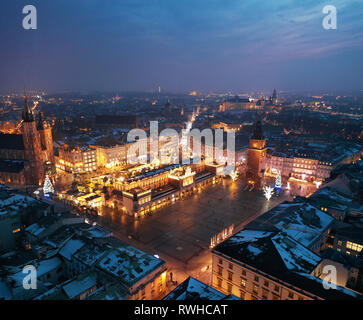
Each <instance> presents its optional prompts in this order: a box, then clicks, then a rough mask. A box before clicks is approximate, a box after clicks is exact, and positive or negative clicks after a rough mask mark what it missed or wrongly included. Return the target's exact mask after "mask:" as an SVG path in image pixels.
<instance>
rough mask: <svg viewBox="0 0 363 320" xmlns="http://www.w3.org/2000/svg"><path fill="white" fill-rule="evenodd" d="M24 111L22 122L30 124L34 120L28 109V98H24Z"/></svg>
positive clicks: (30, 110) (31, 112) (31, 111)
mask: <svg viewBox="0 0 363 320" xmlns="http://www.w3.org/2000/svg"><path fill="white" fill-rule="evenodd" d="M24 98H25V102H24V110H23V113H22V119H23V121H24V122H32V121H34V120H35V118H34V113H33V110H32V109H31V108H30V107H29V104H28V97H27V96H25V97H24Z"/></svg>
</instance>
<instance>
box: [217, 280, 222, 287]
mask: <svg viewBox="0 0 363 320" xmlns="http://www.w3.org/2000/svg"><path fill="white" fill-rule="evenodd" d="M217 281H218V287H219V288H222V282H223V281H222V279H221V278H217Z"/></svg>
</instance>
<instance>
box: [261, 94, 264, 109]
mask: <svg viewBox="0 0 363 320" xmlns="http://www.w3.org/2000/svg"><path fill="white" fill-rule="evenodd" d="M260 102H261V106H262V107H264V106H265V96H264V95H263V94H262V95H261V98H260Z"/></svg>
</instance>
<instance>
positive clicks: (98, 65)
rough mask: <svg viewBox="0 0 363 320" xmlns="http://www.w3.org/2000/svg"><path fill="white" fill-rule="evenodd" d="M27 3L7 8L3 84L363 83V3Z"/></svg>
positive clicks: (55, 87)
mask: <svg viewBox="0 0 363 320" xmlns="http://www.w3.org/2000/svg"><path fill="white" fill-rule="evenodd" d="M27 4H28V3H27V2H25V1H12V2H6V3H4V4H3V5H2V9H1V11H0V12H1V13H0V15H1V16H0V17H1V25H2V28H1V29H0V35H1V38H2V43H3V48H4V49H3V50H2V51H1V53H0V68H1V70H2V74H3V77H2V79H1V80H0V88H1V89H2V90H23V88H24V87H25V88H39V89H40V88H41V89H44V90H47V91H50V92H59V91H73V90H74V91H78V90H81V91H93V90H97V91H120V90H123V91H129V90H130V91H156V90H157V88H158V86H160V87H161V88H162V89H163V90H165V91H167V92H188V91H191V90H197V91H202V92H211V91H214V92H217V93H220V92H226V91H233V92H240V91H251V90H256V88H261V90H263V91H264V90H266V91H267V90H272V89H273V88H274V87H277V88H280V90H284V91H291V90H302V91H311V90H313V89H316V88H319V90H327V91H336V90H342V91H347V90H351V91H360V90H363V83H362V77H361V74H360V72H359V70H361V69H362V67H363V65H362V63H363V62H362V59H361V58H360V55H361V52H362V50H363V42H362V40H361V39H362V38H361V31H360V30H361V27H362V24H363V23H362V21H363V19H362V10H361V9H362V4H361V3H360V2H359V1H354V0H347V1H344V0H341V1H334V6H335V7H336V9H337V17H338V22H337V29H336V30H325V29H324V28H323V26H322V20H323V18H324V16H325V15H324V13H323V12H322V9H323V7H324V6H325V5H329V4H330V3H329V1H318V2H316V1H314V2H312V1H304V3H302V2H300V3H296V1H295V2H293V1H290V0H284V1H279V3H278V4H277V3H272V2H264V3H262V2H261V1H257V2H256V1H254V2H252V1H245V2H244V3H239V2H238V1H228V2H223V4H222V3H221V2H220V1H208V2H206V1H199V2H198V3H195V2H192V1H183V2H175V1H157V2H154V3H152V2H147V1H136V2H135V1H123V2H122V3H120V2H115V1H110V2H108V3H107V4H104V3H102V2H100V1H77V3H73V2H69V1H66V2H65V3H62V4H57V3H47V2H45V1H38V2H37V3H35V4H34V5H35V6H36V8H37V23H38V26H37V27H38V28H37V30H25V29H23V28H22V19H23V18H24V16H25V15H24V14H22V8H23V7H24V6H25V5H27Z"/></svg>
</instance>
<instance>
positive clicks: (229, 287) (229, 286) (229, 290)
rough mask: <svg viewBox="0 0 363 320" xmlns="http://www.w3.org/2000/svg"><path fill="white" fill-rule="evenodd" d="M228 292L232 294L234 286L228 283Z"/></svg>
mask: <svg viewBox="0 0 363 320" xmlns="http://www.w3.org/2000/svg"><path fill="white" fill-rule="evenodd" d="M227 290H228V293H231V292H232V285H231V284H230V283H228V288H227Z"/></svg>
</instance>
